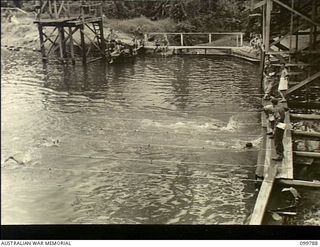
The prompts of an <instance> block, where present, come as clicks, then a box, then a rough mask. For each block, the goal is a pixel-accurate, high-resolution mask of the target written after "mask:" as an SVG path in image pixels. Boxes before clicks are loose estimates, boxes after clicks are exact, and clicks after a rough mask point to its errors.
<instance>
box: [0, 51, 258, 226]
mask: <svg viewBox="0 0 320 247" xmlns="http://www.w3.org/2000/svg"><path fill="white" fill-rule="evenodd" d="M1 56H2V67H1V68H2V73H1V74H2V80H1V93H2V95H1V96H2V102H1V114H2V121H1V127H2V128H1V137H2V152H1V164H2V187H1V188H2V205H1V206H2V208H1V210H2V223H3V224H57V223H59V224H64V223H95V224H96V223H99V224H100V223H101V224H117V223H123V224H127V223H144V224H158V223H160V224H166V223H171V224H173V223H174V224H243V223H244V221H245V219H246V217H247V216H248V215H249V214H250V213H251V212H252V208H253V204H254V198H253V195H254V190H255V188H254V171H255V165H256V159H257V146H258V143H259V140H260V124H259V113H258V112H257V109H258V107H259V102H260V100H259V99H260V95H259V93H260V89H259V83H258V79H257V78H258V75H257V74H258V68H257V66H256V65H253V64H252V63H249V62H244V61H242V60H239V59H236V58H231V57H197V56H195V57H192V56H188V57H167V58H160V57H141V58H138V59H137V60H136V61H135V63H128V64H120V65H113V66H106V65H105V64H104V63H102V62H95V63H92V64H89V65H88V66H87V67H83V66H82V65H81V64H80V63H79V64H77V65H76V66H71V65H61V64H54V63H51V64H49V65H48V66H44V65H43V64H42V63H41V60H40V58H39V55H38V54H37V53H25V52H17V53H13V52H8V51H2V55H1ZM246 142H253V144H254V148H253V149H246V148H244V146H245V144H246ZM10 156H13V157H14V158H15V159H16V160H18V161H19V162H21V163H22V162H23V164H18V163H17V162H15V161H13V160H8V161H6V162H4V161H5V160H6V159H7V158H8V157H10Z"/></svg>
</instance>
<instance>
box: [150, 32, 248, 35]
mask: <svg viewBox="0 0 320 247" xmlns="http://www.w3.org/2000/svg"><path fill="white" fill-rule="evenodd" d="M146 34H169V35H170V34H172V35H176V34H221V35H222V34H224V35H241V34H242V35H244V33H242V32H212V33H211V32H208V33H195V32H190V33H183V32H180V33H177V32H174V33H166V32H146Z"/></svg>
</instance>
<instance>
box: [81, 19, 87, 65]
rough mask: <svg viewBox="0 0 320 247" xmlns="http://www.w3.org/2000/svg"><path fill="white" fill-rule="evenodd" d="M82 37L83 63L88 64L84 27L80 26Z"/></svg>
mask: <svg viewBox="0 0 320 247" xmlns="http://www.w3.org/2000/svg"><path fill="white" fill-rule="evenodd" d="M80 37H81V49H82V62H83V63H87V52H86V43H85V40H84V25H83V24H82V25H81V26H80Z"/></svg>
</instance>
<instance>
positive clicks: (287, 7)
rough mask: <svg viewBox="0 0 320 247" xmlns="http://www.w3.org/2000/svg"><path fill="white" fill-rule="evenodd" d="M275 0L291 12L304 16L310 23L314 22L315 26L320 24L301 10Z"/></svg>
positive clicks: (275, 0)
mask: <svg viewBox="0 0 320 247" xmlns="http://www.w3.org/2000/svg"><path fill="white" fill-rule="evenodd" d="M273 1H274V2H275V3H277V4H279V5H280V6H282V7H284V8H286V9H287V10H289V11H291V12H293V13H295V14H296V15H299V16H300V17H302V18H303V19H305V20H306V21H308V22H309V23H311V24H313V25H315V26H320V24H319V23H317V22H315V21H313V20H312V19H310V18H309V17H307V16H305V15H304V14H302V13H300V12H299V11H297V10H295V9H293V8H291V7H290V6H288V5H286V4H284V3H282V2H281V1H279V0H273Z"/></svg>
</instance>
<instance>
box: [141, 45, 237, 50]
mask: <svg viewBox="0 0 320 247" xmlns="http://www.w3.org/2000/svg"><path fill="white" fill-rule="evenodd" d="M144 48H146V49H155V48H156V46H155V45H146V46H144ZM168 48H169V49H176V50H179V49H216V50H219V49H220V50H221V49H225V50H230V49H234V48H237V47H236V46H204V45H194V46H168Z"/></svg>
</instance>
